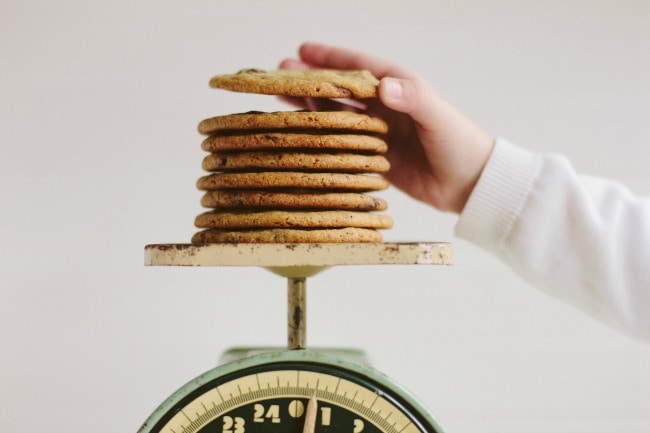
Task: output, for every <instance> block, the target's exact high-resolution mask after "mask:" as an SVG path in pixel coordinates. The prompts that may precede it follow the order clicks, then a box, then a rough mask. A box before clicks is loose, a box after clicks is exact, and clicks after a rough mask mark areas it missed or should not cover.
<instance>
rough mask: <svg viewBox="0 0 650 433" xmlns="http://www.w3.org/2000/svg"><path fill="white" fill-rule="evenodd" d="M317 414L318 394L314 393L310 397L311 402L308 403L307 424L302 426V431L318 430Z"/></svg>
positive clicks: (312, 431)
mask: <svg viewBox="0 0 650 433" xmlns="http://www.w3.org/2000/svg"><path fill="white" fill-rule="evenodd" d="M316 415H318V400H316V394H315V393H314V395H312V396H311V398H310V399H309V403H307V412H305V426H304V427H303V428H302V433H314V431H315V430H316Z"/></svg>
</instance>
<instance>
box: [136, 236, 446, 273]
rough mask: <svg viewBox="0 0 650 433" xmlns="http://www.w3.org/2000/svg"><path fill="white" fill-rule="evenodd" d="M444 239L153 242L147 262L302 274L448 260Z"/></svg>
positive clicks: (155, 264)
mask: <svg viewBox="0 0 650 433" xmlns="http://www.w3.org/2000/svg"><path fill="white" fill-rule="evenodd" d="M451 264H453V257H452V247H451V244H450V243H447V242H400V243H394V242H386V243H290V244H262V243H255V244H152V245H147V246H146V247H145V265H147V266H259V267H263V268H266V269H268V270H270V271H272V272H274V273H276V274H278V275H281V276H283V277H286V278H306V277H310V276H312V275H315V274H316V273H318V272H320V271H322V270H323V269H326V268H329V267H332V266H341V265H451Z"/></svg>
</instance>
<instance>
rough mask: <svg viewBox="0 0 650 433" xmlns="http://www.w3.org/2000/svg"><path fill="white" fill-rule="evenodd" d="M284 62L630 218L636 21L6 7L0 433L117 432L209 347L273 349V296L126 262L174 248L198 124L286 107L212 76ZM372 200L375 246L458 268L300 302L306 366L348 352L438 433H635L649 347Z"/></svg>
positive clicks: (641, 30)
mask: <svg viewBox="0 0 650 433" xmlns="http://www.w3.org/2000/svg"><path fill="white" fill-rule="evenodd" d="M304 40H317V41H324V42H330V43H335V44H340V45H345V46H350V47H353V48H356V49H360V50H364V51H369V52H371V53H374V54H378V55H381V56H384V57H387V58H390V59H393V60H394V61H396V62H399V63H402V64H404V65H406V66H408V67H411V68H413V69H416V70H418V71H420V72H421V73H422V74H423V75H425V76H426V77H427V78H428V79H430V80H431V82H432V83H434V84H435V86H436V87H437V88H438V89H439V90H440V92H441V93H443V94H444V95H446V96H447V98H448V99H450V100H452V101H454V102H455V103H456V104H457V105H458V106H459V107H461V109H463V110H464V111H466V112H467V113H468V114H469V115H470V116H472V117H473V118H474V119H476V120H477V122H478V123H480V124H481V125H482V126H483V127H484V128H486V129H487V130H488V131H489V132H490V133H492V134H494V135H500V136H505V137H507V138H509V139H510V140H513V141H515V142H518V143H519V144H520V145H522V146H524V147H527V148H529V149H531V150H537V151H543V152H561V153H564V154H567V155H568V156H569V157H570V158H571V159H572V160H573V162H574V164H575V166H576V167H577V168H578V169H579V170H580V171H582V172H586V173H590V174H600V175H604V176H607V177H612V178H616V179H619V180H621V181H623V182H625V183H627V184H628V185H629V186H630V188H631V189H632V190H634V191H636V192H638V193H640V194H650V174H649V171H648V169H647V165H648V162H649V161H650V51H649V50H650V49H649V46H650V44H649V43H648V41H650V3H649V2H646V1H643V0H638V1H632V0H623V1H622V0H609V1H604V0H601V1H559V0H558V1H532V2H531V1H526V2H520V1H505V0H497V1H492V2H483V1H469V0H462V1H442V0H439V1H429V2H427V1H414V0H400V1H399V2H398V1H392V2H389V1H370V0H367V1H358V2H348V1H343V0H327V1H317V2H316V1H314V2H306V1H301V2H298V1H289V0H283V1H277V0H276V1H262V0H250V1H241V2H234V1H231V2H217V1H187V2H180V1H167V0H164V1H124V0H119V1H103V2H99V1H81V0H79V1H72V0H67V1H59V2H50V1H45V0H13V1H12V0H2V1H0V149H1V153H0V206H1V214H0V235H1V236H0V239H1V241H2V245H1V246H0V286H1V287H0V426H1V429H2V430H3V431H48V432H51V433H55V432H67V433H70V432H134V431H135V430H137V428H138V427H139V425H140V423H141V422H142V421H143V420H144V419H145V418H146V416H148V414H149V413H150V412H151V411H152V410H153V409H154V408H155V407H156V406H157V405H158V404H159V403H160V402H161V401H162V400H163V399H164V398H166V397H167V396H168V395H169V394H170V393H171V392H173V391H174V390H175V389H176V388H177V387H179V386H180V385H182V384H184V383H185V382H186V381H188V380H189V379H191V378H192V377H194V376H196V375H198V374H199V373H201V372H203V371H205V370H208V369H209V368H211V367H212V366H213V365H214V364H215V362H216V360H217V358H218V356H219V354H220V353H221V352H223V351H224V350H225V349H226V348H228V347H230V346H233V345H279V346H281V345H284V344H285V324H284V323H285V322H284V320H285V319H284V317H285V282H284V280H282V279H281V278H280V277H276V276H274V275H272V274H270V273H268V272H267V271H265V270H262V269H241V268H236V269H234V268H228V269H225V268H211V269H206V268H201V269H188V268H145V267H144V266H143V247H144V245H145V244H148V243H171V242H188V241H189V239H190V237H191V235H192V233H193V232H194V231H195V229H194V227H193V219H194V217H195V215H196V214H198V213H199V212H201V211H202V209H201V207H200V206H199V198H200V193H199V192H198V191H196V190H195V187H194V183H195V180H196V179H197V178H198V177H199V176H200V175H201V174H202V172H201V170H200V160H201V158H202V157H203V153H202V151H201V150H200V148H199V144H200V141H201V137H200V136H199V135H198V133H197V132H196V125H197V124H198V122H199V121H200V120H202V119H204V118H206V117H211V116H215V115H220V114H228V113H235V112H241V111H248V110H251V109H258V110H272V109H286V108H287V107H285V106H283V105H281V104H280V103H279V102H278V101H276V100H275V98H273V97H266V96H260V95H242V94H230V93H228V92H223V91H222V92H220V91H216V90H212V89H210V88H209V87H208V85H207V81H208V80H209V78H210V77H211V76H212V75H213V74H217V73H230V72H234V71H237V70H239V69H241V68H244V67H260V68H274V67H276V65H277V63H278V62H279V61H280V60H281V59H283V58H285V57H287V56H293V55H295V52H296V48H297V46H298V45H299V43H300V42H302V41H304ZM384 197H385V198H386V199H387V200H388V201H389V203H390V205H391V208H390V210H389V212H388V213H389V214H390V215H391V216H393V218H394V219H395V221H396V224H395V227H394V229H392V230H390V231H388V232H386V233H385V239H386V240H387V241H451V242H453V244H454V248H455V259H456V264H455V266H454V267H445V268H438V267H417V268H415V267H367V268H359V267H351V268H345V267H341V268H335V269H331V270H329V271H327V272H325V273H323V274H321V275H319V276H317V277H315V278H313V279H312V280H310V281H309V282H308V285H309V320H310V322H309V342H310V344H312V345H314V346H344V347H348V346H351V347H363V348H364V349H366V350H367V351H368V353H369V355H370V357H371V359H372V361H373V363H374V365H375V366H376V367H377V368H379V369H380V370H382V371H384V372H385V373H387V374H389V375H390V376H392V377H393V378H395V379H396V380H397V381H398V382H400V383H402V384H403V385H404V386H405V387H406V388H408V389H410V390H411V391H412V392H413V393H415V394H416V395H417V396H418V397H419V398H420V399H421V400H422V401H423V402H424V403H425V404H426V405H427V406H428V407H430V408H431V411H432V412H433V413H434V415H435V416H436V417H437V418H438V419H439V421H440V422H441V423H442V425H443V426H444V427H445V428H446V430H447V431H448V432H450V433H462V432H518V433H519V432H563V433H566V432H586V431H589V432H591V433H597V432H614V431H616V432H648V431H650V346H648V345H647V344H643V343H639V342H636V341H634V340H633V339H630V338H628V337H626V336H623V335H621V334H619V333H617V332H615V331H613V330H611V329H609V328H607V327H605V326H603V325H601V324H600V323H598V322H596V321H594V320H593V319H591V318H589V317H587V316H585V315H583V314H582V313H580V312H577V311H576V310H575V309H573V308H572V307H568V306H566V305H565V304H563V303H561V302H558V301H557V300H554V299H551V298H550V297H549V296H547V295H545V294H543V293H540V292H538V291H536V290H535V289H533V288H532V287H530V286H528V285H527V284H526V283H525V282H524V281H522V280H521V279H519V278H518V277H516V276H515V275H514V274H512V273H511V272H510V271H509V270H508V269H507V268H505V267H504V266H503V265H502V264H500V263H499V262H498V261H496V260H495V259H494V258H492V257H491V256H489V255H488V254H486V253H485V252H483V251H481V250H479V249H478V248H476V247H474V246H472V245H470V244H467V243H465V242H463V241H461V240H459V239H456V238H455V237H454V236H453V226H454V223H455V218H454V217H453V216H451V215H448V214H442V213H439V212H437V211H435V210H434V209H431V208H429V207H427V206H424V205H422V204H420V203H417V202H415V201H413V200H411V199H409V198H407V197H405V196H404V195H403V194H401V193H400V192H398V191H394V190H390V191H388V192H387V193H385V194H384ZM558 254H561V252H558Z"/></svg>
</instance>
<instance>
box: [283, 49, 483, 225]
mask: <svg viewBox="0 0 650 433" xmlns="http://www.w3.org/2000/svg"><path fill="white" fill-rule="evenodd" d="M299 53H300V60H291V59H288V60H284V61H283V62H282V63H281V64H280V67H281V68H284V69H300V68H308V67H312V68H331V69H344V70H345V69H367V70H369V71H370V72H372V73H373V74H374V75H375V76H376V77H377V78H379V79H380V83H379V100H361V101H358V102H359V103H360V104H361V105H362V106H365V108H351V107H345V108H342V106H341V105H340V104H339V103H337V102H335V101H332V100H321V99H296V98H285V99H286V100H288V101H289V102H291V103H293V104H295V105H298V106H301V107H304V108H309V109H318V110H331V109H355V110H356V111H361V112H365V113H367V114H369V115H372V116H377V117H381V118H383V119H384V120H385V121H386V122H388V124H389V128H390V131H389V133H388V136H387V141H388V145H389V151H388V155H387V157H388V159H389V160H390V162H391V170H390V172H388V173H387V174H386V175H385V176H386V178H387V179H388V180H390V181H391V183H392V184H393V185H395V186H396V187H398V188H400V189H402V190H403V191H405V192H406V193H408V194H409V195H411V196H412V197H414V198H416V199H418V200H421V201H424V202H426V203H429V204H431V205H433V206H435V207H436V208H438V209H440V210H443V211H452V212H457V213H458V212H460V211H462V209H463V207H464V206H465V202H466V201H467V199H468V198H469V195H470V193H471V191H472V189H473V188H474V185H475V184H476V182H477V180H478V178H479V176H480V174H481V171H482V170H483V167H484V166H485V164H486V162H487V160H488V158H489V156H490V153H491V152H492V148H493V147H494V139H493V138H492V137H490V136H489V135H488V134H487V133H486V132H484V131H483V130H482V129H481V128H479V127H478V126H477V125H476V124H474V123H473V122H472V121H471V120H470V119H468V118H467V117H465V116H464V115H463V114H462V113H460V112H459V111H458V110H456V109H455V108H454V107H453V106H452V105H450V104H449V103H448V102H447V101H445V100H444V99H442V98H441V97H440V96H439V95H438V94H437V92H436V91H435V90H434V89H433V88H432V87H431V86H430V85H429V84H428V83H427V82H425V81H424V80H423V79H422V78H421V77H420V76H418V75H416V74H414V73H412V72H410V71H407V70H405V69H402V68H401V67H399V66H397V65H394V64H392V63H390V62H388V61H386V60H383V59H380V58H377V57H373V56H369V55H366V54H362V53H358V52H355V51H352V50H348V49H345V48H336V47H330V46H327V45H322V44H312V43H307V44H303V45H302V46H301V47H300V51H299ZM355 106H356V104H355Z"/></svg>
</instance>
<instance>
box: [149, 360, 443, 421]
mask: <svg viewBox="0 0 650 433" xmlns="http://www.w3.org/2000/svg"><path fill="white" fill-rule="evenodd" d="M310 400H311V402H310ZM195 432H196V433H442V429H441V428H440V427H439V426H438V424H437V423H436V422H435V420H434V419H433V418H432V417H431V416H430V415H429V413H428V412H427V411H426V410H425V409H424V408H423V407H422V406H421V404H419V403H418V402H417V401H416V400H415V399H414V398H413V397H412V396H411V395H410V394H408V393H407V392H406V391H404V390H403V389H402V388H401V387H399V386H397V385H396V384H395V383H394V382H392V381H390V380H389V379H388V378H386V376H384V375H382V374H380V373H378V372H376V371H375V370H373V369H371V368H369V367H367V366H365V365H364V364H361V363H358V362H355V361H351V360H348V359H345V358H341V357H334V356H332V355H325V354H323V353H319V352H312V351H307V350H292V351H282V352H272V353H265V354H262V355H257V356H254V357H251V358H246V359H243V360H241V361H234V362H231V363H228V364H225V365H223V366H220V367H217V368H215V369H214V370H211V371H209V372H208V373H206V374H204V375H202V376H200V377H198V378H197V379H195V380H193V381H192V382H190V383H188V384H187V385H185V386H184V387H183V388H181V389H180V390H178V391H177V392H176V393H175V394H173V395H172V396H171V397H170V398H169V399H168V400H167V401H165V402H164V403H163V404H162V405H161V406H160V407H159V408H158V409H157V410H156V411H155V412H154V413H153V414H152V415H151V417H150V418H149V419H148V420H147V421H146V422H145V423H144V425H143V427H142V428H141V429H140V432H139V433H195Z"/></svg>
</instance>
